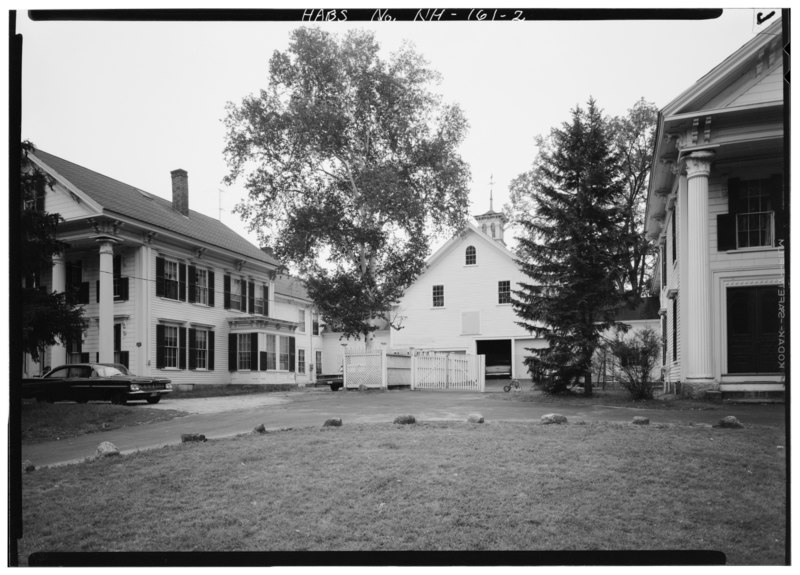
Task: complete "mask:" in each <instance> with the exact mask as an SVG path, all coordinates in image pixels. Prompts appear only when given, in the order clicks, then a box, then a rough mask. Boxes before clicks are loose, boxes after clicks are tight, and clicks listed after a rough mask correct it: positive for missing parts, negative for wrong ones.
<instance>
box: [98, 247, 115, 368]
mask: <svg viewBox="0 0 800 575" xmlns="http://www.w3.org/2000/svg"><path fill="white" fill-rule="evenodd" d="M97 241H98V243H99V244H100V277H99V280H100V307H99V314H98V315H99V318H98V331H99V333H98V334H97V335H98V341H99V348H98V351H99V352H100V354H99V361H100V362H104V363H111V362H113V361H114V243H115V241H114V240H113V239H111V238H105V237H103V238H98V239H97Z"/></svg>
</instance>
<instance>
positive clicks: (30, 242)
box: [18, 141, 85, 361]
mask: <svg viewBox="0 0 800 575" xmlns="http://www.w3.org/2000/svg"><path fill="white" fill-rule="evenodd" d="M34 151H35V147H34V145H33V144H32V143H30V142H27V141H25V142H22V144H21V155H20V194H21V195H22V202H21V213H20V221H21V226H20V228H21V231H22V238H21V241H20V254H19V257H20V273H21V274H22V277H21V278H19V280H18V281H20V282H21V283H22V351H23V352H26V353H28V354H30V355H31V357H32V359H33V360H34V361H39V352H40V350H41V349H42V348H43V347H44V346H50V345H55V344H57V343H59V340H60V342H64V341H66V340H67V339H68V338H70V337H74V336H75V335H76V334H78V333H80V331H82V330H83V329H84V328H85V320H84V318H83V308H82V307H81V306H79V305H76V304H75V303H74V301H73V300H72V298H71V297H70V295H69V294H66V293H63V292H55V291H49V292H48V291H47V290H46V289H44V288H43V287H42V286H41V285H40V276H41V272H42V270H44V269H46V268H48V267H50V265H51V264H52V258H53V256H54V255H55V254H57V253H60V252H63V251H64V249H65V248H66V244H65V243H64V242H62V241H60V240H59V239H58V238H57V237H56V232H57V230H58V225H59V223H60V222H61V221H63V218H61V216H60V215H59V214H50V213H47V212H46V211H44V207H43V202H42V201H41V199H42V198H44V195H45V193H46V191H47V189H48V188H52V187H53V179H52V178H51V177H50V176H49V175H48V174H46V173H44V172H43V171H42V170H40V169H39V168H38V167H37V166H36V165H35V164H33V162H31V160H30V158H29V157H28V154H29V153H31V152H34Z"/></svg>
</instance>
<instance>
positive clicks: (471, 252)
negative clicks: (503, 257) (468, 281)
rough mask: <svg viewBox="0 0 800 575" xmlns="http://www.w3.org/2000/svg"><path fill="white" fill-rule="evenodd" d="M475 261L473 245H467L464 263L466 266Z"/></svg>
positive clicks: (472, 264) (475, 254)
mask: <svg viewBox="0 0 800 575" xmlns="http://www.w3.org/2000/svg"><path fill="white" fill-rule="evenodd" d="M477 261H478V260H477V253H476V251H475V246H467V251H466V254H465V260H464V263H465V264H466V265H468V266H474V265H475V263H476V262H477Z"/></svg>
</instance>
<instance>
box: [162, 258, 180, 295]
mask: <svg viewBox="0 0 800 575" xmlns="http://www.w3.org/2000/svg"><path fill="white" fill-rule="evenodd" d="M178 283H179V277H178V262H174V261H171V260H164V297H166V298H169V299H178Z"/></svg>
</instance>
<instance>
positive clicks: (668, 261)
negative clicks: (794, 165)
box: [646, 20, 788, 398]
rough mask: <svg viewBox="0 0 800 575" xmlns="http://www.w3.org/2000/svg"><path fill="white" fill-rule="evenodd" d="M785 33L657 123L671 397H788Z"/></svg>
mask: <svg viewBox="0 0 800 575" xmlns="http://www.w3.org/2000/svg"><path fill="white" fill-rule="evenodd" d="M783 46H784V39H783V30H782V22H781V21H780V20H778V21H777V22H775V23H773V24H772V25H770V26H769V27H766V28H765V29H763V30H761V31H760V32H759V33H758V34H757V35H756V36H755V37H754V38H752V40H750V41H749V42H748V43H747V44H745V45H744V46H742V47H741V48H740V49H739V50H737V51H736V52H735V53H733V54H732V55H731V56H730V57H728V58H727V59H726V60H724V61H723V62H722V63H720V64H719V65H718V66H717V67H715V68H714V69H713V70H711V71H710V72H709V73H708V74H706V75H705V76H703V77H702V78H701V79H700V80H698V81H697V82H696V83H695V84H694V85H692V86H690V87H688V88H687V89H686V90H685V91H684V92H683V93H682V94H680V95H679V96H678V97H677V98H675V99H674V100H673V101H672V102H670V103H669V104H668V105H667V106H665V107H664V108H663V109H662V110H661V111H660V113H659V115H658V126H657V133H656V146H655V150H654V157H653V163H652V164H653V168H652V174H651V178H650V184H649V190H648V198H647V218H646V233H647V234H648V236H649V237H650V238H651V239H652V240H653V241H654V242H657V244H658V246H659V255H658V259H659V261H658V283H659V288H660V290H659V292H660V314H661V324H662V333H663V341H664V355H663V373H664V379H665V383H666V386H667V388H668V389H673V390H675V391H679V392H682V393H684V394H687V395H692V396H699V395H704V394H707V393H711V394H712V395H719V394H722V395H723V396H724V397H732V398H733V397H748V396H751V397H768V396H769V395H781V394H782V393H783V390H784V386H785V379H784V376H785V364H786V354H787V353H788V352H787V350H786V346H785V333H786V329H787V327H788V320H787V318H786V315H785V305H784V303H785V302H784V298H785V286H786V277H785V269H786V266H785V254H786V252H785V247H786V241H787V231H788V225H787V219H788V214H787V213H786V211H785V209H784V207H785V205H786V194H787V190H788V187H787V185H786V170H785V166H786V158H785V154H786V151H787V147H786V145H785V132H784V66H783Z"/></svg>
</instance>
